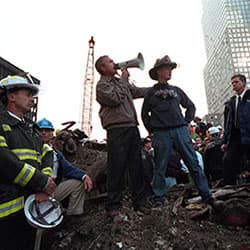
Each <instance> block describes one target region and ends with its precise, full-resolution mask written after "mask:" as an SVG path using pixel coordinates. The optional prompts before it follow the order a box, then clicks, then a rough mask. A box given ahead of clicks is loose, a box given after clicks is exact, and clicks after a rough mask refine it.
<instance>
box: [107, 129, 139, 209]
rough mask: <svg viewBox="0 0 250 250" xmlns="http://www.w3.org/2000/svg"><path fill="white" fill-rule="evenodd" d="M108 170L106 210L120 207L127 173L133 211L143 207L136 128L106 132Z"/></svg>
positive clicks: (137, 132)
mask: <svg viewBox="0 0 250 250" xmlns="http://www.w3.org/2000/svg"><path fill="white" fill-rule="evenodd" d="M107 139H108V142H107V143H108V169H107V193H108V197H107V203H106V209H107V210H112V209H118V208H120V207H121V200H122V191H123V187H124V179H125V175H126V173H127V171H128V173H129V177H130V181H131V189H132V195H133V206H134V208H135V209H137V208H138V207H140V206H142V205H144V193H143V189H144V178H143V170H142V164H141V141H140V140H141V139H140V134H139V130H138V128H137V127H128V128H114V129H109V130H108V131H107Z"/></svg>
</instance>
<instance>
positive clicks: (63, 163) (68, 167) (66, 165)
mask: <svg viewBox="0 0 250 250" xmlns="http://www.w3.org/2000/svg"><path fill="white" fill-rule="evenodd" d="M56 154H57V159H58V163H59V169H58V175H57V178H56V183H60V181H61V180H62V179H77V180H80V181H81V180H82V178H83V176H84V175H86V173H85V172H84V171H83V170H81V169H79V168H77V167H75V166H73V165H72V164H71V163H70V162H69V161H67V160H66V159H65V157H64V156H63V154H62V153H61V152H59V151H56Z"/></svg>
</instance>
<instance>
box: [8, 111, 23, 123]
mask: <svg viewBox="0 0 250 250" xmlns="http://www.w3.org/2000/svg"><path fill="white" fill-rule="evenodd" d="M7 112H8V113H9V115H11V116H12V117H14V118H16V119H17V120H18V121H20V122H24V119H23V118H20V117H18V116H17V115H15V114H13V113H12V112H10V111H8V110H7Z"/></svg>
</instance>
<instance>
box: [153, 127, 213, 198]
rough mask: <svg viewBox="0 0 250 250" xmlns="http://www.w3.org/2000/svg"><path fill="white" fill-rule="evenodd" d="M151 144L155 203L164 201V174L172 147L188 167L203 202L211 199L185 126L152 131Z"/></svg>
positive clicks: (206, 182)
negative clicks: (153, 162)
mask: <svg viewBox="0 0 250 250" xmlns="http://www.w3.org/2000/svg"><path fill="white" fill-rule="evenodd" d="M153 144H154V145H153V146H154V149H155V169H154V177H153V185H152V186H153V191H154V195H155V201H156V202H161V203H164V201H165V194H166V182H165V173H166V168H167V165H168V160H169V158H170V154H171V152H172V148H173V145H174V146H175V148H176V150H177V151H178V152H179V153H180V154H181V157H182V159H183V161H184V163H185V165H186V166H187V167H188V169H189V172H190V174H191V177H192V179H193V181H194V184H195V186H196V188H197V189H198V191H199V194H200V195H201V197H202V200H203V202H207V201H208V200H209V199H211V197H212V196H211V193H210V191H209V187H208V181H207V178H206V176H205V174H204V172H203V171H202V169H201V168H200V167H199V165H198V160H197V157H196V153H195V150H194V148H193V144H192V141H191V137H190V135H189V132H188V129H187V127H186V126H183V127H178V128H173V129H168V130H158V131H154V139H153Z"/></svg>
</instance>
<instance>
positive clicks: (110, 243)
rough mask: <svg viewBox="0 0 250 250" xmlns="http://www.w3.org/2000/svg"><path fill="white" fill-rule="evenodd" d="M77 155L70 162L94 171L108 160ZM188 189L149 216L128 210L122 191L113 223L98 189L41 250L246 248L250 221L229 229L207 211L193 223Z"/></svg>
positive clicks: (92, 153) (47, 238) (47, 234)
mask: <svg viewBox="0 0 250 250" xmlns="http://www.w3.org/2000/svg"><path fill="white" fill-rule="evenodd" d="M77 155H78V156H77V157H76V158H75V159H74V160H73V162H74V163H75V164H77V165H78V166H80V167H83V166H84V168H85V169H86V168H88V166H90V165H93V164H95V167H96V168H98V165H103V164H105V162H106V159H105V153H104V152H101V153H96V151H95V150H92V149H88V150H87V152H86V149H85V153H83V151H80V152H78V154H77ZM91 156H92V157H91ZM83 162H84V164H83ZM96 162H98V164H96ZM103 169H105V168H103ZM104 171H105V170H104ZM90 172H91V171H90ZM91 175H92V178H95V180H96V179H97V180H98V181H100V182H101V181H104V179H103V177H101V178H99V177H98V176H96V171H93V173H91ZM101 176H102V175H101ZM190 190H191V191H192V192H193V190H192V189H190V188H189V187H188V188H187V187H186V186H185V185H180V186H177V187H174V188H172V189H171V190H170V191H169V193H168V194H167V198H168V203H167V204H166V205H165V206H164V207H163V208H162V209H161V210H159V209H156V208H151V209H149V210H148V213H147V214H143V213H141V212H135V211H134V210H133V209H132V208H131V197H130V193H129V191H126V192H125V193H124V200H123V207H122V209H121V214H120V215H119V216H117V217H116V218H115V219H114V220H112V219H110V218H108V217H107V216H106V213H105V209H104V204H105V195H104V197H102V196H101V197H99V198H95V194H97V195H98V194H100V191H98V192H97V193H94V195H92V196H91V195H90V199H89V200H87V201H86V203H85V213H84V214H83V215H81V216H71V217H70V216H69V217H67V216H65V217H64V220H63V222H62V224H61V225H59V226H58V227H56V228H54V229H50V230H47V231H45V232H44V233H43V238H42V244H41V248H40V249H41V250H56V249H65V250H66V249H72V250H73V249H75V250H80V249H82V250H91V249H92V250H93V249H96V250H97V249H98V250H100V249H130V250H133V249H155V250H156V249H159V250H160V249H169V250H170V249H171V250H172V249H173V250H179V249H180V250H185V249H190V250H191V249H197V250H203V249H204V250H209V249H211V250H212V249H221V250H222V249H227V250H248V249H250V227H249V225H250V223H249V222H250V221H249V217H246V221H245V225H243V226H229V225H226V223H225V221H223V220H224V218H223V216H221V215H219V216H218V215H217V216H216V214H214V212H212V211H211V210H210V209H208V210H206V212H205V213H204V214H203V215H202V216H199V217H198V218H197V219H195V220H193V219H190V217H191V216H192V214H193V213H195V212H196V210H195V208H194V207H193V208H192V209H191V210H189V209H188V207H187V206H186V205H187V204H185V200H186V197H187V195H190V193H192V192H191V191H190ZM194 192H195V191H194ZM96 197H97V196H96ZM236 210H237V211H238V208H237V209H236ZM248 215H249V214H247V216H248ZM236 224H237V223H236ZM243 224H244V223H243Z"/></svg>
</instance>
